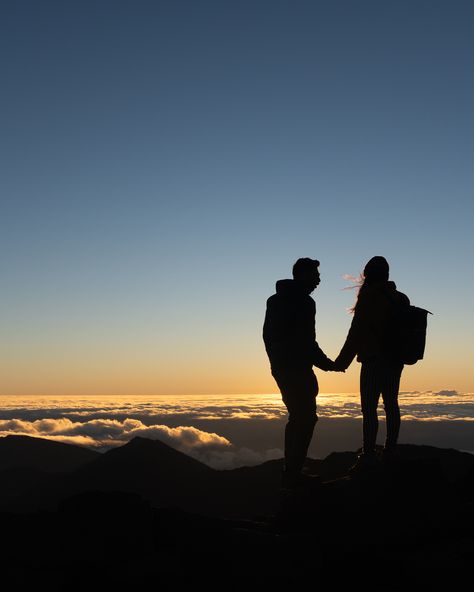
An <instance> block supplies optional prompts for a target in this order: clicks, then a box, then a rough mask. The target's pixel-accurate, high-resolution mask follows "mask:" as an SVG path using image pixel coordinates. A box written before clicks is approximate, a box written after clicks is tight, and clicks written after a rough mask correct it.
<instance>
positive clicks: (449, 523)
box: [0, 436, 474, 590]
mask: <svg viewBox="0 0 474 592" xmlns="http://www.w3.org/2000/svg"><path fill="white" fill-rule="evenodd" d="M355 458H356V453H355V452H344V453H333V454H330V455H329V456H328V457H327V458H325V459H324V460H312V459H307V467H308V469H309V470H311V471H312V472H315V473H318V474H319V475H320V476H321V478H322V484H321V485H320V486H319V487H317V488H315V489H314V490H311V491H308V490H301V491H296V492H290V491H287V490H282V489H281V488H280V475H281V469H282V461H281V460H274V461H269V462H266V463H263V464H261V465H258V466H253V467H243V468H239V469H233V470H227V471H218V470H215V469H212V468H210V467H208V466H207V465H204V464H203V463H201V462H199V461H197V460H195V459H193V458H191V457H189V456H187V455H185V454H183V453H181V452H179V451H177V450H175V449H173V448H171V447H170V446H168V445H166V444H164V443H163V442H160V441H158V440H148V439H144V438H134V439H133V440H131V441H130V442H129V443H127V444H125V445H124V446H120V447H118V448H114V449H112V450H110V451H108V452H106V453H97V452H93V451H90V450H88V449H85V448H82V447H79V446H72V445H67V444H61V443H58V442H53V441H48V440H45V439H38V438H29V437H23V436H21V437H20V436H6V437H4V438H0V518H1V519H2V524H3V527H2V531H3V536H2V540H3V544H4V546H5V549H4V552H3V557H4V558H5V562H6V563H5V565H6V566H7V567H6V571H4V575H5V577H7V576H11V577H14V576H15V575H16V574H17V573H18V570H20V569H21V570H22V573H23V574H26V576H25V577H27V578H31V582H30V584H31V585H33V584H36V583H37V578H38V577H43V576H44V577H47V574H49V575H51V574H55V576H56V577H59V576H60V577H68V578H69V577H70V576H71V574H75V578H76V579H75V582H76V583H77V584H78V585H79V584H80V582H81V578H82V577H84V578H85V579H86V580H90V578H91V577H93V578H94V579H95V580H96V581H100V580H101V578H105V579H104V581H103V584H104V585H111V582H113V581H117V582H120V583H123V582H128V581H129V582H130V584H132V583H135V582H136V581H138V580H137V578H143V582H144V583H145V582H146V583H150V582H151V583H155V582H156V581H157V580H156V578H158V580H159V581H163V582H166V584H167V585H170V586H171V583H174V585H175V586H174V587H173V589H174V590H175V589H179V586H178V588H176V585H177V584H176V582H181V583H182V584H183V587H189V585H196V578H199V573H201V572H202V570H203V569H204V566H205V568H206V570H207V571H206V578H207V579H206V582H205V583H206V584H207V587H208V589H213V586H214V585H215V588H216V589H217V588H219V589H222V587H223V586H224V587H227V588H228V587H229V582H232V583H233V585H234V584H235V587H238V588H239V589H240V588H241V587H244V586H246V587H248V586H249V583H248V582H253V583H255V582H257V583H259V585H260V584H261V586H263V588H265V589H267V588H271V587H272V585H274V586H277V585H281V586H282V587H287V586H289V585H303V580H304V578H303V575H304V574H306V575H308V574H311V575H312V577H314V578H316V580H315V582H316V581H323V580H324V581H325V582H329V581H330V580H331V578H333V579H334V582H333V586H332V587H331V589H338V588H337V587H335V586H336V584H341V585H342V584H344V586H346V589H347V587H348V586H349V587H352V585H353V584H360V585H362V584H365V589H374V590H399V589H400V590H402V589H403V590H408V589H411V588H410V587H409V585H411V584H413V582H418V584H419V586H418V589H423V587H424V586H425V585H426V583H427V582H428V583H430V582H431V584H430V585H431V589H433V586H434V585H435V584H436V585H438V584H440V583H444V584H445V586H447V585H449V586H451V587H452V586H453V584H452V582H453V578H454V577H456V578H457V577H458V576H459V577H461V575H462V574H464V573H467V571H468V566H469V565H470V562H471V561H472V559H474V540H473V533H474V456H472V455H470V454H467V453H463V452H459V451H456V450H451V449H439V448H434V447H428V446H412V445H401V446H400V448H399V455H398V458H397V461H396V462H394V463H393V464H392V465H390V466H387V467H384V468H380V469H379V470H377V471H374V472H372V473H370V474H366V475H362V476H359V477H349V476H348V469H349V467H350V466H351V465H352V464H353V463H354V461H355ZM38 536H39V539H38ZM39 541H41V545H38V542H39ZM18 549H21V553H18ZM341 562H342V564H343V565H344V566H345V568H344V570H342V571H341V569H340V564H341ZM270 565H271V567H270ZM84 566H85V567H84ZM232 566H234V567H232ZM269 569H270V571H268V570H269ZM469 569H470V568H469ZM418 570H421V572H423V573H424V576H423V578H421V580H420V581H418V579H417V577H418V575H419V573H418ZM427 570H428V571H427ZM434 570H436V572H435V571H434ZM387 573H390V578H389V580H387ZM435 573H436V574H437V575H436V577H434V574H435ZM159 574H161V575H160V576H159ZM252 574H253V575H252ZM276 574H280V575H279V576H277V575H276ZM367 574H370V578H371V580H370V582H367V581H366V576H367ZM417 574H418V575H417ZM224 575H225V578H226V579H225V580H222V577H224ZM158 576H159V577H158ZM160 578H161V580H160ZM246 578H247V579H248V581H247V579H246ZM252 578H253V579H252ZM255 578H256V579H255ZM318 578H319V580H318ZM86 580H84V581H86ZM25 581H26V580H25ZM246 582H247V583H246ZM272 582H273V584H272ZM374 582H377V585H378V586H379V587H372V588H371V587H370V586H372V584H374ZM201 583H203V582H201ZM413 585H414V584H413ZM257 587H259V586H257ZM263 588H262V589H263ZM230 589H233V588H232V587H231V588H230ZM251 589H252V588H251ZM324 589H329V588H324ZM341 589H342V588H341ZM455 589H456V588H455Z"/></svg>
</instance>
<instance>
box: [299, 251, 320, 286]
mask: <svg viewBox="0 0 474 592" xmlns="http://www.w3.org/2000/svg"><path fill="white" fill-rule="evenodd" d="M293 279H295V280H296V281H297V282H301V283H302V284H304V285H305V286H306V287H307V288H308V292H309V293H311V292H312V291H313V290H315V289H316V287H317V286H318V285H319V283H320V281H321V279H320V275H319V261H318V260H317V259H309V258H308V257H303V258H301V259H298V261H296V263H295V264H294V265H293Z"/></svg>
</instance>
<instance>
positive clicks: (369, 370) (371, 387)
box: [360, 358, 403, 453]
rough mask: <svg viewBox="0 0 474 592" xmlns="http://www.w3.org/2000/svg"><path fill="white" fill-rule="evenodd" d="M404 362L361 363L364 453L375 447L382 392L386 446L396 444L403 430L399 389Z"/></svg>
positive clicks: (372, 361)
mask: <svg viewBox="0 0 474 592" xmlns="http://www.w3.org/2000/svg"><path fill="white" fill-rule="evenodd" d="M402 370H403V364H400V363H398V362H390V361H387V360H381V359H377V358H376V359H373V360H370V361H368V362H363V363H362V368H361V371H360V402H361V407H362V417H363V435H364V449H363V450H364V453H370V452H373V451H374V450H375V443H376V440H377V431H378V417H377V407H378V404H379V398H380V395H382V400H383V404H384V409H385V416H386V421H387V437H386V440H385V447H386V448H393V447H394V446H396V444H397V440H398V433H399V431H400V408H399V406H398V390H399V388H400V377H401V374H402Z"/></svg>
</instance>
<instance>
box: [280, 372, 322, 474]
mask: <svg viewBox="0 0 474 592" xmlns="http://www.w3.org/2000/svg"><path fill="white" fill-rule="evenodd" d="M274 376H275V379H276V381H277V383H278V386H279V388H280V391H281V394H282V399H283V402H284V403H285V405H286V408H287V409H288V422H287V424H286V427H285V472H287V473H292V474H295V475H296V474H300V473H301V470H302V469H303V465H304V462H305V460H306V454H307V452H308V448H309V445H310V443H311V439H312V437H313V431H314V426H315V425H316V422H317V420H318V416H317V414H316V395H317V393H318V383H317V380H316V376H315V375H314V372H313V370H312V369H309V370H305V371H300V372H292V373H288V372H285V373H278V374H277V373H275V374H274Z"/></svg>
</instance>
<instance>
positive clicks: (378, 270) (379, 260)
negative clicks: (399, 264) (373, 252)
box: [363, 255, 389, 283]
mask: <svg viewBox="0 0 474 592" xmlns="http://www.w3.org/2000/svg"><path fill="white" fill-rule="evenodd" d="M388 273H389V266H388V262H387V260H386V259H385V257H381V256H380V255H378V256H376V257H372V259H370V261H368V262H367V264H366V266H365V267H364V273H363V276H364V283H365V282H369V283H373V282H380V281H387V280H388Z"/></svg>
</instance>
